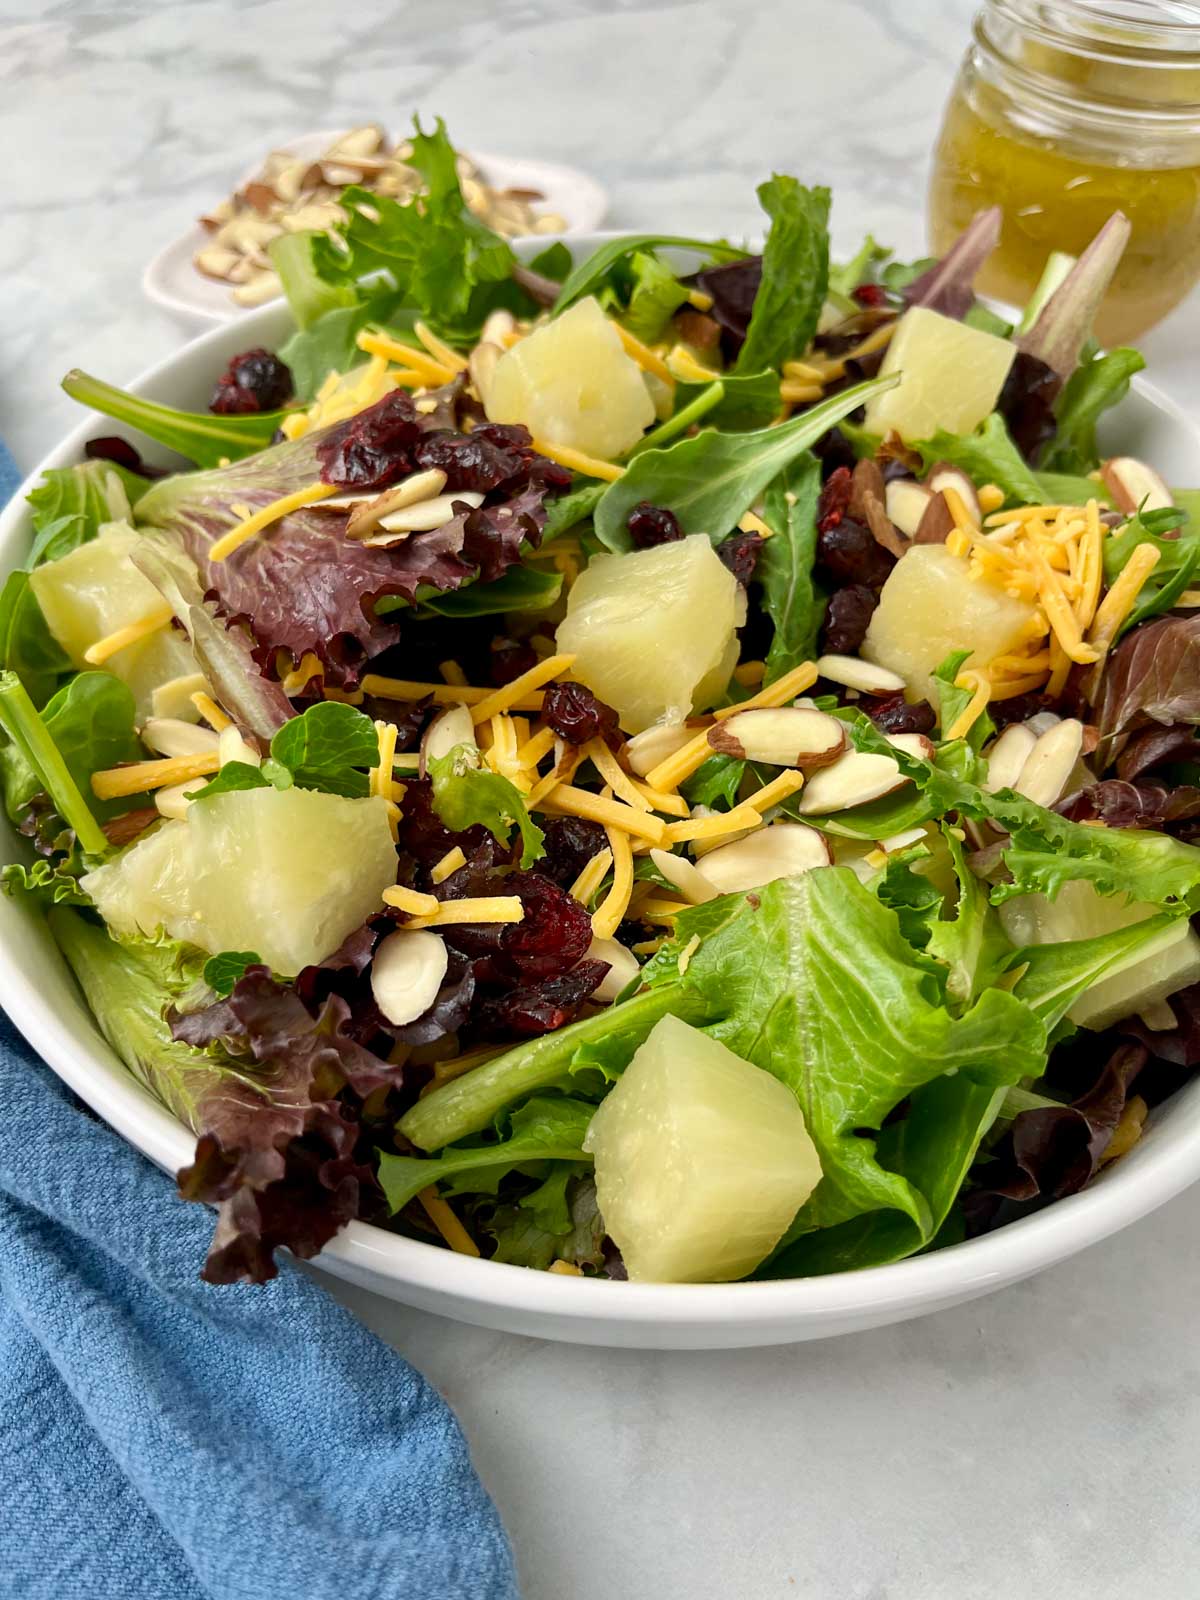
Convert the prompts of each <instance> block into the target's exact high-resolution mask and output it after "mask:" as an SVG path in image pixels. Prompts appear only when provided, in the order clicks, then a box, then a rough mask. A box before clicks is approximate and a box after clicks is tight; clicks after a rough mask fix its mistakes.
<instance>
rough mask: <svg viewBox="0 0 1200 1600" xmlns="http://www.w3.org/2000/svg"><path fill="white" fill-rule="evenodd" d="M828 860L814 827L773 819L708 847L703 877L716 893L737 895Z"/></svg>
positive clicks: (819, 836) (828, 857) (810, 868)
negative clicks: (741, 835)
mask: <svg viewBox="0 0 1200 1600" xmlns="http://www.w3.org/2000/svg"><path fill="white" fill-rule="evenodd" d="M827 770H832V769H827ZM832 860H833V856H832V855H831V853H830V850H829V846H828V844H827V843H826V842H825V838H824V835H822V834H820V833H818V832H817V830H816V829H815V828H808V827H805V825H804V824H803V823H802V822H775V823H772V824H771V826H770V827H768V828H756V829H755V831H754V832H753V833H752V834H749V835H747V837H746V838H745V839H738V840H736V841H735V842H734V843H733V844H723V845H720V846H719V847H718V848H717V849H716V850H710V851H709V852H708V854H707V855H706V856H705V857H704V876H705V877H706V878H707V879H708V880H709V881H710V882H711V883H712V884H713V886H714V887H715V889H716V892H717V893H718V894H737V893H740V892H744V891H746V890H750V889H761V888H762V886H763V885H764V884H767V883H773V882H774V881H775V879H776V878H794V877H796V876H797V875H798V874H799V873H801V872H811V870H812V869H813V868H814V867H827V866H828V865H829V864H830V862H831V861H832Z"/></svg>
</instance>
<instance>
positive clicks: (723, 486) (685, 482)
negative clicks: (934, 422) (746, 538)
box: [595, 377, 899, 551]
mask: <svg viewBox="0 0 1200 1600" xmlns="http://www.w3.org/2000/svg"><path fill="white" fill-rule="evenodd" d="M898 381H899V380H898V378H897V377H885V378H874V379H872V380H871V381H870V382H868V383H860V384H857V385H855V386H854V387H853V388H850V389H845V390H843V391H842V392H841V393H840V394H837V395H835V396H833V398H832V399H829V400H825V401H823V402H822V403H821V404H820V405H816V406H813V407H812V408H811V410H809V411H806V412H805V413H804V414H803V416H799V417H796V418H794V419H793V420H792V421H790V422H784V423H781V424H780V425H779V426H778V427H775V428H764V429H762V430H761V431H760V432H757V433H735V434H726V433H716V432H713V431H711V430H706V431H705V432H703V433H698V434H696V435H695V437H694V438H690V439H680V440H679V441H678V443H676V444H673V445H669V446H668V447H667V449H665V450H647V451H645V452H644V453H643V454H641V455H638V456H635V457H634V459H633V460H632V461H631V462H630V463H629V466H628V467H627V468H626V470H625V472H624V474H623V475H622V476H621V477H620V478H619V479H618V480H617V481H616V482H615V483H611V484H609V485H608V486H607V488H606V489H605V490H604V493H603V494H602V496H601V497H600V501H599V504H598V505H597V507H596V511H595V522H596V536H597V538H598V539H599V540H600V542H601V544H603V545H605V546H606V547H607V548H608V549H609V550H617V551H621V550H631V549H632V548H633V543H632V540H631V539H630V537H629V530H628V528H627V527H626V521H627V519H628V516H629V513H630V512H631V511H632V510H633V508H634V506H636V505H638V504H639V503H640V502H641V501H643V500H649V501H650V502H651V503H652V504H654V505H656V506H666V507H667V508H668V510H670V511H673V512H674V513H675V515H676V517H677V518H678V519H679V525H680V527H681V528H682V529H683V531H684V533H685V534H686V533H704V534H707V535H708V537H709V538H710V539H711V540H712V542H713V543H714V544H720V542H721V541H722V540H723V539H724V538H725V536H726V535H727V534H728V532H729V530H730V529H731V528H733V527H734V526H735V525H736V523H737V521H738V519H739V517H741V516H742V515H743V513H744V512H746V511H748V510H749V509H750V507H751V506H752V505H753V504H754V502H755V501H756V500H757V499H758V497H759V496H760V495H761V494H762V493H763V491H764V490H765V489H766V488H767V486H768V484H770V483H771V482H772V480H773V479H774V478H776V477H777V476H778V475H779V473H781V472H782V471H783V470H784V468H785V467H786V466H787V465H788V464H789V463H790V462H792V461H794V460H795V459H796V457H797V456H799V455H800V454H802V453H803V452H804V451H805V450H807V449H808V447H809V445H812V444H815V443H816V441H817V440H818V439H820V438H821V437H822V436H823V435H824V434H825V433H827V432H828V431H829V429H830V428H831V427H833V425H834V424H835V423H837V422H840V421H841V419H842V418H843V417H845V416H848V415H849V413H850V412H851V411H853V410H855V409H856V408H857V407H858V406H860V405H862V404H863V403H864V402H865V401H866V400H867V399H869V398H870V397H871V396H872V395H874V394H880V393H882V392H883V391H884V390H885V389H890V388H892V387H893V385H894V384H895V383H896V382H898ZM768 543H770V541H768Z"/></svg>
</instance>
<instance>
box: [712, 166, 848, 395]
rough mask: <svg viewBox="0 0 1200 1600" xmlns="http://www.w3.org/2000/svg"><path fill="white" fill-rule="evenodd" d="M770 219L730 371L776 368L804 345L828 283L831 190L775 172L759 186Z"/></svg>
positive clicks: (816, 317) (760, 200) (814, 328)
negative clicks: (749, 310)
mask: <svg viewBox="0 0 1200 1600" xmlns="http://www.w3.org/2000/svg"><path fill="white" fill-rule="evenodd" d="M758 198H759V203H760V204H761V205H762V207H763V210H764V211H766V212H767V214H768V215H769V216H770V218H771V229H770V232H769V233H768V234H767V242H766V246H765V248H764V250H763V264H762V279H761V281H760V283H759V286H758V293H757V294H756V295H755V297H754V310H753V312H752V313H751V317H750V326H749V328H748V329H747V332H746V342H745V343H744V344H743V346H742V348H741V350H740V351H739V352H738V358H737V362H736V365H735V368H734V370H735V371H736V372H742V373H746V372H750V373H758V372H761V371H762V370H763V369H764V368H772V367H779V366H781V365H782V363H783V362H784V361H786V360H787V358H788V357H789V356H797V355H800V354H801V353H802V352H803V351H804V350H806V349H807V348H808V344H809V341H810V340H811V338H812V336H813V334H814V333H815V332H816V331H817V322H818V321H819V319H820V316H821V308H822V306H823V305H824V304H825V290H826V287H827V285H828V282H829V190H828V189H823V188H816V189H807V188H805V187H804V185H803V184H801V183H800V182H798V180H797V179H795V178H790V177H786V176H783V175H781V174H779V173H775V174H773V175H772V177H771V178H770V179H768V181H767V182H766V183H763V184H760V185H759V188H758Z"/></svg>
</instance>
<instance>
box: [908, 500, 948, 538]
mask: <svg viewBox="0 0 1200 1600" xmlns="http://www.w3.org/2000/svg"><path fill="white" fill-rule="evenodd" d="M953 531H954V518H953V517H952V516H951V514H950V507H949V506H948V505H947V504H946V497H945V495H941V494H935V495H932V496H931V497H930V500H929V504H928V505H927V506H926V507H925V512H924V515H923V516H922V518H921V520H920V522H919V523H918V524H917V531H916V533H914V534H913V543H914V544H945V542H946V540H947V539H948V538H949V537H950V535H951V533H952V532H953Z"/></svg>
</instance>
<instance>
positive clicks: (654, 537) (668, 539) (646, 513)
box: [625, 500, 683, 550]
mask: <svg viewBox="0 0 1200 1600" xmlns="http://www.w3.org/2000/svg"><path fill="white" fill-rule="evenodd" d="M625 526H626V527H627V528H628V529H629V537H630V538H631V539H632V540H633V544H634V548H635V549H637V550H649V549H650V547H651V546H652V545H656V544H670V543H672V541H673V540H675V539H682V538H683V529H682V528H681V527H680V526H679V519H678V518H677V517H676V515H675V513H674V512H673V511H668V510H667V508H666V506H655V505H651V503H650V502H649V500H643V501H641V502H640V503H639V504H638V505H636V506H634V508H633V510H632V511H631V512H630V513H629V516H628V518H627V519H626V522H625Z"/></svg>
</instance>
